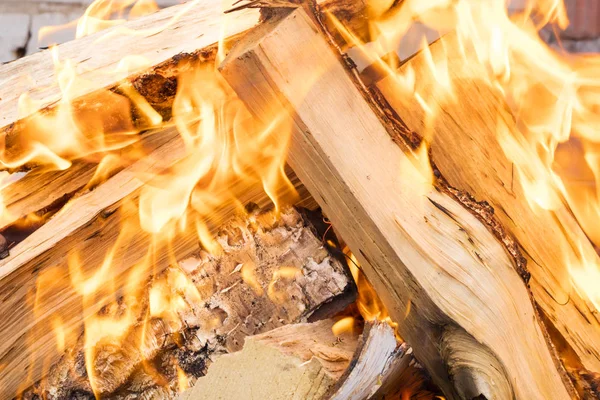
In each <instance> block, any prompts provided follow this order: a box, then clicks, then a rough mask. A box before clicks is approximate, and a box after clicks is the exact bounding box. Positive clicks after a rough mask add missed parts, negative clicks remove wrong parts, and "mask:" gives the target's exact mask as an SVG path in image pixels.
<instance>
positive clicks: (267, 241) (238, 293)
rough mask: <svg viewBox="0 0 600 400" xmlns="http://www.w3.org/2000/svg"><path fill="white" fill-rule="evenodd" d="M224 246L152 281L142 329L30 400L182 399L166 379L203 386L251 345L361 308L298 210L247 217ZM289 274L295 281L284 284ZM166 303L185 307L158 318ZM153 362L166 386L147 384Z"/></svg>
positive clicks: (115, 307) (119, 308) (229, 229)
mask: <svg viewBox="0 0 600 400" xmlns="http://www.w3.org/2000/svg"><path fill="white" fill-rule="evenodd" d="M216 240H217V242H218V243H219V245H220V246H221V247H222V250H223V251H222V253H221V254H220V255H218V256H215V255H211V254H209V253H207V252H206V251H204V250H199V251H198V253H196V254H195V255H192V256H191V257H188V258H185V259H183V260H181V261H180V262H179V265H178V266H171V267H169V268H168V269H167V270H166V271H165V272H163V273H160V274H158V276H157V277H156V278H154V279H152V278H150V279H149V283H148V284H147V289H146V291H147V293H146V294H145V295H143V296H140V298H141V299H142V301H143V302H144V304H143V305H142V306H141V307H139V308H138V310H139V311H138V315H137V320H138V322H137V323H136V324H132V326H131V328H129V329H128V331H127V333H126V334H125V335H124V336H123V337H117V338H115V337H112V336H110V335H107V336H106V337H104V338H101V339H100V340H99V341H98V342H97V343H96V344H95V345H94V348H93V351H94V352H93V354H94V356H93V361H92V362H90V361H89V360H87V359H86V357H85V352H86V347H85V343H86V342H85V341H84V338H83V337H82V338H80V340H79V342H78V344H77V346H75V347H74V348H72V349H70V350H69V351H68V352H67V353H66V354H65V356H64V357H63V358H62V360H61V361H60V363H58V364H57V365H56V366H55V367H54V368H53V370H52V371H51V372H50V373H49V376H48V377H47V378H46V379H45V380H43V381H42V382H41V383H40V384H38V385H37V386H36V387H35V388H33V389H32V390H30V391H28V392H27V393H26V396H25V398H34V396H36V395H37V396H40V397H43V398H48V399H54V400H56V399H70V398H72V397H73V396H75V394H76V393H77V395H78V396H80V397H85V396H91V397H93V396H94V395H96V396H102V398H120V396H123V395H124V394H125V393H130V394H131V393H137V394H138V395H142V396H149V395H150V394H151V393H153V392H155V391H163V390H167V392H168V391H169V390H170V391H171V392H170V396H172V395H173V394H174V393H175V392H176V391H177V390H178V389H179V388H178V387H177V385H171V386H170V387H169V385H167V387H166V388H165V387H162V386H161V385H160V379H159V378H160V376H164V379H165V380H166V381H167V382H168V381H169V380H173V378H175V379H174V381H175V383H177V379H176V378H177V373H176V368H180V369H182V370H183V371H184V372H185V373H186V374H187V375H186V377H187V379H189V382H193V381H194V380H195V379H196V378H198V377H199V376H202V375H204V374H205V373H206V368H207V367H208V365H209V364H210V362H211V360H212V359H213V358H215V357H218V356H219V355H220V354H225V353H229V352H234V351H237V350H239V349H240V348H241V347H242V343H243V341H244V337H246V336H248V335H255V334H257V333H260V332H265V331H269V330H272V329H274V328H276V327H279V326H282V325H284V324H289V323H293V322H301V321H306V320H307V318H308V317H310V316H311V315H312V314H313V313H314V312H315V311H317V310H318V309H319V308H320V307H321V306H324V305H326V304H327V303H329V302H332V301H334V306H335V308H333V309H331V310H330V312H339V311H341V310H343V309H344V308H345V307H346V306H347V305H348V304H349V303H350V302H352V301H353V300H354V294H355V289H354V284H353V282H352V278H351V277H350V274H349V272H348V270H347V268H346V267H345V266H344V265H343V264H342V263H341V262H340V261H339V260H337V259H336V258H334V257H331V256H330V255H329V253H328V252H327V250H326V249H325V248H324V247H323V246H322V243H321V240H320V239H319V238H318V237H316V236H315V234H314V233H313V232H312V231H311V227H310V225H307V222H306V221H305V220H304V219H303V218H302V216H301V215H300V214H299V213H298V212H297V211H295V210H294V209H293V208H288V209H287V210H285V211H284V212H282V213H281V214H280V215H278V214H277V213H275V212H273V211H271V212H265V211H259V210H255V211H253V212H252V213H250V214H249V215H247V216H238V217H237V218H235V219H234V220H232V221H229V222H228V223H227V224H225V225H223V226H221V233H220V234H219V235H218V236H217V238H216ZM282 268H283V269H286V270H288V271H292V273H291V274H286V275H282V274H281V269H282ZM141 285H142V286H143V282H141ZM148 293H150V294H148ZM160 294H165V295H166V298H165V299H164V300H166V301H173V302H175V300H178V299H181V301H183V303H184V304H185V305H184V306H182V307H179V308H173V309H169V310H161V311H160V312H156V311H155V310H156V304H154V303H153V299H156V298H157V296H159V295H160ZM148 299H150V300H148ZM125 303H126V302H125ZM125 307H131V304H127V305H126V304H124V303H123V302H120V303H112V304H111V305H109V306H107V307H105V308H104V309H103V310H102V312H101V314H100V315H101V317H102V318H106V317H107V316H117V315H119V313H122V312H123V309H124V308H125ZM330 335H331V333H330ZM342 347H343V346H342ZM182 355H185V356H182ZM351 356H352V352H351V353H350V357H349V358H348V361H349V359H350V358H351ZM153 360H154V361H153ZM144 362H155V363H156V365H157V368H158V370H159V374H158V375H159V378H157V377H155V378H154V379H150V382H145V383H144V380H145V378H146V380H147V376H146V377H145V376H144V374H145V375H147V374H148V372H147V368H146V370H145V369H144V368H143V366H142V364H143V363H144ZM189 364H191V365H189ZM176 366H177V367H176ZM90 368H92V369H91V370H90ZM92 371H93V372H92ZM342 371H343V370H342ZM340 374H341V372H340ZM91 377H93V385H91V383H90V380H91V379H92V378H91ZM169 378H170V379H169ZM92 388H93V389H94V390H92ZM146 391H148V392H147V393H146ZM170 396H169V397H170ZM165 398H166V397H165Z"/></svg>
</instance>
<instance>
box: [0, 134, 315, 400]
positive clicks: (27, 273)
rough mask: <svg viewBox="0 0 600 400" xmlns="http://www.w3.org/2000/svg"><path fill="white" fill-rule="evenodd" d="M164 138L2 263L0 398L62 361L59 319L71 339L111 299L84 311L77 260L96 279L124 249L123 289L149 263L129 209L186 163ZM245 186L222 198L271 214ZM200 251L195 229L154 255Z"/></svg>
mask: <svg viewBox="0 0 600 400" xmlns="http://www.w3.org/2000/svg"><path fill="white" fill-rule="evenodd" d="M160 135H161V136H162V140H163V141H164V142H163V145H161V146H159V147H158V148H157V149H156V150H155V151H154V152H152V153H150V154H149V155H148V156H147V157H146V158H142V159H141V160H139V161H138V162H136V163H134V164H132V165H131V166H129V167H127V168H125V169H124V170H123V171H121V172H119V173H118V174H116V175H115V176H113V177H112V178H110V179H109V180H108V181H106V182H105V183H103V184H102V185H100V186H99V187H97V188H96V189H95V190H93V191H90V192H87V193H84V194H81V195H80V196H78V197H76V198H75V199H72V200H71V201H70V202H69V203H67V205H66V206H65V207H63V209H61V210H60V211H59V212H57V213H56V214H55V215H54V216H53V217H52V218H51V219H50V220H49V221H47V222H46V223H45V224H44V225H43V226H41V227H40V228H39V229H37V230H36V231H35V232H33V233H32V234H31V235H29V236H28V237H27V238H26V239H25V240H23V241H21V242H20V243H18V244H17V245H16V246H15V247H13V248H11V249H10V255H9V257H7V258H6V259H4V260H2V261H0V293H1V295H2V298H3V299H4V301H3V302H2V304H1V305H0V313H2V315H3V318H2V320H1V321H0V334H2V335H3V337H4V338H5V340H3V341H2V343H1V344H0V363H2V364H3V365H5V366H6V368H3V369H1V370H0V383H1V384H0V389H1V390H0V395H1V396H0V397H5V396H8V395H14V394H15V392H16V390H17V387H18V385H22V384H23V379H24V378H25V377H29V379H31V381H30V382H29V384H31V383H33V382H35V381H37V380H38V379H39V378H40V377H41V374H42V373H43V371H44V368H45V366H47V365H52V364H54V363H55V362H56V361H57V360H58V357H59V356H60V353H59V351H57V349H56V344H55V340H54V333H53V331H52V328H51V326H52V325H51V323H52V318H53V316H55V315H59V316H60V318H61V319H62V321H63V324H64V329H65V332H66V333H67V336H68V334H69V333H72V332H77V331H78V330H79V329H80V327H81V323H82V320H83V319H84V318H86V317H87V316H89V315H90V313H93V312H95V311H97V310H98V309H99V308H100V307H102V305H104V304H106V303H107V302H109V300H110V299H111V298H112V296H113V294H112V293H104V292H103V293H99V294H98V296H99V297H98V299H97V302H96V303H95V304H96V305H97V306H94V307H95V308H92V309H89V310H85V312H86V314H85V315H83V313H82V310H81V297H80V295H79V294H78V293H77V290H76V288H75V287H74V286H73V284H72V283H71V279H72V276H70V275H71V273H70V268H69V259H70V257H72V256H73V255H78V256H79V262H80V264H81V266H82V270H83V273H84V274H90V273H92V272H93V271H95V270H97V269H98V268H100V266H101V265H102V262H103V260H104V259H105V258H106V256H107V254H108V252H109V250H110V249H111V248H113V247H114V246H115V245H117V244H119V246H118V247H117V248H116V250H117V252H116V253H115V255H114V257H115V260H116V261H117V262H115V263H114V265H113V267H112V270H111V271H110V273H111V274H112V278H111V282H112V283H114V285H115V286H116V287H119V286H121V285H123V282H124V281H125V279H126V277H127V274H128V273H129V271H131V270H132V268H133V267H134V266H135V265H136V264H138V263H140V262H142V261H143V260H144V257H146V256H147V254H148V251H149V249H150V248H151V244H152V235H151V234H150V233H147V232H145V231H144V230H143V229H142V228H141V226H140V221H139V216H138V210H137V208H135V207H131V206H128V205H129V204H131V203H135V202H136V201H137V198H138V196H139V193H140V190H141V188H142V185H144V184H145V183H146V180H145V176H147V175H148V174H151V173H157V172H160V171H161V170H162V169H164V168H167V167H169V166H171V165H172V164H174V163H175V162H177V161H179V159H181V158H182V157H184V155H185V149H184V146H183V141H182V139H181V137H180V136H179V135H178V133H177V132H176V131H175V130H174V129H170V130H167V131H164V132H161V133H160ZM292 180H293V181H295V183H296V185H298V184H299V183H298V181H297V179H295V178H293V177H292ZM238 186H239V187H238ZM238 186H235V185H233V186H232V187H228V188H223V190H228V191H229V190H231V191H232V192H235V193H236V194H237V195H238V198H239V200H240V202H241V203H242V204H246V203H248V202H253V203H256V204H258V205H259V206H266V205H268V204H270V203H271V200H270V199H269V198H268V196H267V195H266V194H265V193H264V190H263V188H262V187H261V186H260V185H256V186H254V187H250V188H249V187H247V185H245V184H244V185H242V184H238ZM58 189H60V188H58ZM58 189H57V190H58ZM299 189H300V190H299V194H300V199H301V200H302V199H304V200H306V199H307V198H308V194H307V193H306V191H305V190H303V189H302V188H301V187H299ZM235 210H236V206H235V205H234V204H226V205H223V206H222V207H220V208H218V209H216V210H215V212H214V213H212V214H211V215H210V216H209V217H207V218H206V222H207V223H208V227H209V228H211V227H212V229H215V230H218V228H219V226H220V225H221V224H222V223H223V222H224V221H225V220H226V219H227V218H228V217H229V216H230V215H232V213H233V212H234V211H235ZM123 229H128V230H131V232H139V234H136V235H133V236H132V237H131V238H130V239H128V241H127V242H126V243H121V242H119V237H120V233H121V231H122V230H123ZM199 245H200V244H199V240H198V234H197V232H196V231H195V229H188V230H187V231H186V232H184V233H179V234H178V236H177V237H176V238H174V240H173V241H172V247H171V248H170V249H168V248H160V249H156V250H155V251H156V259H155V260H154V263H153V268H154V270H155V271H161V270H163V269H165V268H166V267H167V266H168V265H169V264H170V262H171V261H170V260H171V258H170V257H172V256H175V257H176V258H178V259H181V258H183V257H186V256H188V255H189V254H191V253H193V252H194V251H196V250H197V249H198V248H199ZM53 277H54V278H53ZM56 277H60V278H58V279H57V278H56ZM108 278H109V276H104V279H108ZM34 300H35V301H34ZM17 365H19V366H20V367H19V368H17V367H16V366H17Z"/></svg>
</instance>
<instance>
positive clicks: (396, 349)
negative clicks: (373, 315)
mask: <svg viewBox="0 0 600 400" xmlns="http://www.w3.org/2000/svg"><path fill="white" fill-rule="evenodd" d="M409 348H410V347H408V346H407V345H406V344H403V345H400V343H398V342H397V340H396V336H395V334H394V330H393V329H392V327H391V326H389V325H388V324H387V323H386V322H381V321H372V322H366V323H365V328H364V331H363V333H362V335H361V339H360V344H359V347H358V348H357V350H356V353H355V354H354V359H353V362H352V364H351V365H352V368H349V369H348V370H347V371H346V373H345V374H344V376H343V377H342V378H341V379H340V382H339V383H338V385H336V387H335V389H334V390H333V391H332V394H329V395H328V397H327V398H328V399H330V400H362V399H370V398H373V396H376V397H375V398H382V397H384V396H385V395H389V394H392V393H394V392H393V390H394V389H398V387H401V385H402V382H401V381H400V380H399V379H400V378H401V376H402V374H403V373H404V372H405V371H406V370H407V369H408V368H409V363H410V361H411V360H412V357H411V356H410V355H409V354H408V353H407V351H408V349H409ZM382 385H387V389H388V390H390V392H384V390H381V391H380V389H382ZM383 389H386V388H383Z"/></svg>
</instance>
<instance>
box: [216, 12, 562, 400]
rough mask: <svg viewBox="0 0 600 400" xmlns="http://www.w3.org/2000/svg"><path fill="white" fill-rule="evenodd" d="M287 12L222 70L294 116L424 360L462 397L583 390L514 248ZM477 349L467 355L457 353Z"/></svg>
mask: <svg viewBox="0 0 600 400" xmlns="http://www.w3.org/2000/svg"><path fill="white" fill-rule="evenodd" d="M274 14H275V15H276V16H275V17H274V18H272V19H271V20H268V21H267V22H265V23H263V24H262V25H261V26H259V27H258V28H256V29H255V30H253V31H252V32H250V33H249V34H247V35H246V36H245V37H244V38H243V40H242V41H240V42H239V43H238V45H237V46H236V47H235V48H234V49H233V50H232V51H231V52H230V53H229V55H228V56H227V58H226V59H225V61H224V62H223V64H222V65H221V67H220V70H221V72H222V74H223V76H224V77H225V78H226V79H227V80H228V82H229V83H230V84H231V86H232V87H233V88H234V90H235V91H236V92H237V94H238V95H239V96H240V98H241V99H242V100H243V101H244V102H245V103H246V105H247V106H248V108H249V109H250V110H251V111H252V112H253V113H254V114H255V115H256V116H257V117H258V118H259V119H261V120H263V121H272V120H273V119H274V118H275V117H280V116H281V113H282V112H283V113H287V114H286V115H288V116H289V117H290V118H291V120H292V122H293V135H292V144H291V149H290V156H289V162H290V165H291V166H292V168H294V171H295V172H296V173H297V174H298V176H299V177H300V179H301V180H302V181H303V183H304V184H305V185H306V186H307V187H308V189H309V190H310V191H311V193H312V194H313V196H314V198H315V200H316V201H317V202H318V203H319V204H320V205H321V206H322V207H323V209H324V211H325V213H326V214H327V215H328V217H329V218H330V219H331V221H332V223H333V224H334V226H336V229H338V230H339V231H340V232H341V235H342V236H343V237H344V240H345V241H346V242H347V243H348V244H349V246H350V248H351V249H352V251H353V253H354V254H355V255H356V256H357V257H358V259H359V261H360V262H361V265H362V266H363V268H364V270H365V273H366V275H367V277H368V278H369V280H370V281H371V282H372V283H373V284H374V286H375V289H376V290H377V293H378V294H379V296H380V297H381V298H382V300H383V302H384V303H385V304H386V306H387V308H388V309H389V311H390V314H391V316H392V318H393V319H394V320H396V321H399V333H400V335H401V336H402V337H403V338H405V339H406V341H407V342H408V343H410V344H411V345H412V346H413V348H414V351H415V355H416V357H417V359H418V360H419V361H420V362H422V363H423V364H424V366H425V367H426V368H427V370H428V371H429V372H430V374H431V375H432V377H433V379H434V381H435V382H436V383H437V384H438V385H439V386H440V387H441V388H442V390H443V391H444V393H445V394H446V396H447V397H448V398H450V399H454V398H470V397H469V396H471V394H473V393H476V394H477V395H478V396H479V395H482V396H485V398H490V399H491V398H512V397H516V398H522V399H534V398H536V399H537V398H540V399H541V398H554V399H558V398H565V399H566V398H569V397H570V395H571V393H572V391H571V390H572V387H571V386H570V383H569V382H568V379H566V377H565V375H564V374H563V370H562V369H561V366H560V365H559V363H558V361H557V359H556V357H555V355H554V354H553V350H552V348H551V346H550V344H549V343H548V342H547V340H546V337H545V336H544V331H543V329H542V326H541V324H540V320H539V316H538V315H537V314H536V310H535V308H534V306H533V304H532V302H531V298H530V294H529V292H528V290H527V288H526V285H525V284H524V282H523V280H522V279H521V277H520V276H519V273H517V271H516V270H515V269H516V268H515V265H514V264H513V263H514V259H513V258H512V257H511V254H510V253H509V252H508V251H507V250H506V249H505V247H503V245H502V244H501V243H500V242H499V241H498V240H497V239H496V237H495V236H494V235H493V234H492V233H491V232H490V230H489V227H488V226H486V225H485V224H484V223H483V222H482V221H481V220H480V219H478V218H477V217H476V216H475V215H474V213H472V210H468V209H467V208H465V207H464V205H463V204H462V203H461V202H460V201H459V199H458V198H457V197H456V196H454V195H453V193H452V192H450V191H449V190H446V188H445V187H443V186H433V185H432V184H431V182H430V181H428V179H431V178H430V177H427V176H426V171H425V170H426V167H425V164H426V165H428V162H427V161H426V160H425V162H424V160H422V159H421V160H420V161H419V159H416V158H409V156H408V155H407V154H405V153H404V151H408V149H404V151H403V149H401V148H400V147H399V146H396V145H394V144H393V142H392V139H391V137H390V133H393V129H395V128H397V127H396V126H395V125H394V124H393V121H391V120H389V119H387V118H386V116H385V114H384V113H380V112H379V111H378V110H377V109H376V108H375V106H374V104H373V103H369V102H368V101H367V100H366V99H365V98H364V97H363V95H364V94H365V92H361V90H360V86H356V85H355V81H353V80H352V78H351V76H350V75H349V74H348V71H346V70H345V69H344V66H343V64H342V63H341V62H340V60H339V59H338V55H337V54H336V53H335V52H334V51H333V50H332V49H331V48H330V43H328V42H327V40H326V39H325V38H324V36H323V35H322V34H321V32H320V29H319V28H318V27H317V26H316V25H315V24H314V23H313V22H312V21H311V20H310V18H309V17H308V16H307V15H306V14H305V12H304V11H303V10H295V11H281V12H279V13H274ZM415 165H420V166H421V168H420V169H419V168H417V167H416V166H415ZM409 303H410V304H411V307H410V312H409V313H408V315H407V316H405V314H406V310H407V307H408V305H409ZM442 345H443V346H442ZM467 347H468V348H469V351H470V353H469V357H466V358H464V359H462V360H460V362H458V361H457V360H456V359H455V357H453V354H455V352H456V351H460V350H457V349H461V348H462V349H464V348H467ZM444 348H447V349H449V351H444V350H443V349H444ZM456 371H460V373H459V374H458V375H453V373H455V372H456ZM492 377H493V379H491V378H492Z"/></svg>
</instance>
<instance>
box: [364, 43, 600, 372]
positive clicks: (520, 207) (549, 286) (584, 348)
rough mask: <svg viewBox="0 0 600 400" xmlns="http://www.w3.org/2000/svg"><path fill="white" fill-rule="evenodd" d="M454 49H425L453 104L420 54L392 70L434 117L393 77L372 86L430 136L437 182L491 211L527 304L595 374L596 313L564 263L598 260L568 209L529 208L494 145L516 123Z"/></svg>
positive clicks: (599, 351)
mask: <svg viewBox="0 0 600 400" xmlns="http://www.w3.org/2000/svg"><path fill="white" fill-rule="evenodd" d="M457 48H458V47H457V38H456V36H455V35H454V34H448V35H446V36H444V37H443V39H441V40H439V41H437V42H435V43H433V44H431V45H430V46H429V51H430V53H431V57H432V59H433V61H434V62H438V61H441V60H444V62H446V60H447V65H448V73H449V74H450V76H451V78H450V79H451V82H453V83H454V84H453V86H452V87H453V89H454V90H455V95H456V98H457V99H459V100H458V101H456V102H455V101H443V100H442V99H440V98H438V97H436V96H437V95H436V93H439V92H436V80H435V78H434V77H433V76H432V75H431V74H432V72H431V68H429V67H428V66H427V65H428V64H429V63H430V62H431V61H430V60H429V61H428V60H427V58H428V56H427V55H425V54H422V53H420V54H417V55H415V56H414V57H412V58H411V59H410V60H408V61H407V62H406V63H405V64H404V65H403V66H402V67H401V68H400V71H399V72H400V73H403V72H405V71H406V70H407V69H409V68H410V69H412V71H413V72H414V73H415V82H416V85H417V86H416V88H415V89H416V90H417V91H418V93H419V95H420V96H421V97H422V98H424V99H426V101H427V102H428V103H429V104H431V107H433V109H434V112H436V116H435V117H434V118H431V117H430V118H426V116H425V111H424V110H423V108H422V107H421V106H420V105H419V103H418V101H417V99H416V97H414V96H399V95H398V93H399V91H398V83H397V82H396V81H395V80H394V77H393V76H388V77H386V78H384V79H382V80H380V81H379V82H378V83H377V85H376V86H377V88H378V89H379V90H380V92H381V94H383V95H384V97H385V99H386V101H387V102H388V103H389V105H390V106H391V108H392V109H393V111H394V112H395V113H396V114H397V115H398V116H399V118H400V119H401V120H402V121H403V122H404V123H405V124H406V125H407V127H408V129H409V130H410V131H412V132H417V133H425V132H429V133H430V136H431V137H429V138H427V140H428V142H429V143H428V144H429V145H430V151H431V157H432V162H433V163H434V164H435V167H436V168H438V170H439V171H440V173H441V175H442V176H443V178H444V179H446V180H447V181H448V183H449V184H450V185H451V186H452V187H454V188H457V189H459V190H462V191H465V192H467V193H469V194H471V195H473V196H474V197H475V198H476V199H477V200H485V201H487V202H488V203H489V204H490V205H491V206H492V207H493V209H494V215H495V216H496V218H498V220H499V221H500V222H501V223H502V225H503V226H504V227H506V229H507V230H508V231H509V232H510V233H511V234H512V235H514V237H515V238H516V240H517V241H518V243H519V245H521V246H522V247H523V249H524V250H525V251H524V256H525V257H526V259H527V269H528V271H529V272H530V273H531V281H530V286H531V290H532V292H533V296H534V299H535V301H536V302H537V304H538V305H539V306H540V307H541V309H542V311H543V312H544V313H545V314H546V316H547V317H548V319H549V320H550V321H551V322H552V324H554V325H555V326H556V328H557V329H558V331H559V332H560V334H561V335H562V336H564V338H565V339H566V340H567V342H568V343H569V345H570V346H572V347H573V349H574V350H575V352H576V354H577V356H578V357H579V358H580V360H581V362H582V364H583V366H584V367H585V368H587V369H588V370H591V371H600V322H599V320H598V313H597V311H595V308H594V306H593V303H592V302H591V301H590V299H589V298H587V296H586V295H585V293H579V292H578V291H576V290H575V288H574V287H573V280H572V279H571V277H570V274H569V266H568V264H569V260H571V262H573V261H575V260H577V259H578V256H577V254H576V253H577V252H581V254H582V255H583V256H584V259H585V260H588V261H589V262H591V263H594V262H595V263H597V264H599V265H600V258H599V257H598V254H596V252H595V250H594V248H593V247H592V245H591V243H590V242H589V240H588V239H587V237H586V236H585V234H584V233H583V231H582V230H581V228H580V227H579V225H578V223H577V221H576V220H575V218H574V217H573V215H572V214H571V213H570V212H569V211H568V207H566V206H563V205H561V206H560V207H559V208H558V209H555V210H546V209H543V208H541V207H537V208H536V209H535V210H534V209H532V207H531V206H530V204H529V202H528V201H527V199H526V195H525V191H524V190H525V189H524V186H523V183H522V181H521V177H520V176H519V174H518V173H517V172H516V171H515V170H514V165H513V163H512V162H511V161H510V160H509V159H508V158H507V157H506V155H505V153H504V151H503V149H502V147H501V145H500V143H499V141H498V132H499V131H500V132H502V131H503V130H505V132H508V134H509V135H513V134H514V135H515V136H516V137H518V136H519V133H518V132H519V130H518V127H517V123H518V121H517V120H515V118H514V117H513V115H512V114H511V112H510V109H509V107H508V106H507V105H506V104H505V101H504V96H503V95H502V94H501V93H499V92H498V90H497V89H494V88H492V87H490V86H489V85H487V84H486V83H485V82H483V81H478V80H473V79H472V78H471V77H483V76H487V71H485V70H483V66H481V64H480V63H479V61H477V60H476V57H475V55H474V54H471V53H470V52H468V51H467V53H466V54H463V55H461V52H460V51H458V50H456V49H457ZM467 50H468V49H467ZM499 124H500V126H499ZM400 140H402V139H400ZM574 244H576V245H574ZM594 260H595V261H594Z"/></svg>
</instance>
